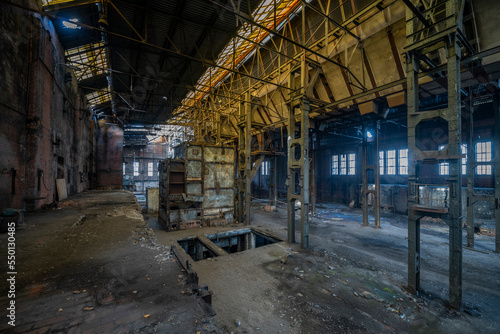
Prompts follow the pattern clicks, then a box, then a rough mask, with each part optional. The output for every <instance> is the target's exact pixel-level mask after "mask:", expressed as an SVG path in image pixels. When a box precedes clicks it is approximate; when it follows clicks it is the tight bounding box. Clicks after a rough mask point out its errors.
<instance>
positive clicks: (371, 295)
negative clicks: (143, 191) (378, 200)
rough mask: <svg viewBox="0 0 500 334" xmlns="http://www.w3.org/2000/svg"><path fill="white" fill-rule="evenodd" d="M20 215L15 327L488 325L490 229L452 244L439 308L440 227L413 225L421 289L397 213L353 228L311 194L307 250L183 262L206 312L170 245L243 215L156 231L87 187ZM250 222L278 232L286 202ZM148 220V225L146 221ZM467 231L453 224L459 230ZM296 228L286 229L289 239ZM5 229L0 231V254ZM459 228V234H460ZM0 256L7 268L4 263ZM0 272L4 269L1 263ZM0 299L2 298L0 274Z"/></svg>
mask: <svg viewBox="0 0 500 334" xmlns="http://www.w3.org/2000/svg"><path fill="white" fill-rule="evenodd" d="M61 206H62V208H60V209H57V210H53V211H51V212H43V213H37V214H33V215H28V216H27V218H26V221H27V224H26V225H25V227H24V228H22V229H20V230H18V232H17V235H16V236H17V252H18V253H17V262H18V268H17V271H18V275H17V288H18V293H17V297H16V305H17V306H18V308H17V318H16V324H17V326H16V328H15V331H12V328H9V327H7V325H6V324H5V319H4V320H2V322H1V323H0V331H3V330H7V329H10V330H11V331H12V332H19V333H23V332H26V333H37V332H38V333H58V332H61V333H68V332H71V333H107V332H109V333H111V332H113V333H116V332H123V333H153V332H158V333H197V332H199V333H220V332H223V333H231V332H233V333H473V332H476V333H498V331H499V329H500V312H499V309H500V289H499V288H500V264H499V260H500V255H499V254H495V253H493V252H492V250H493V248H494V239H493V237H492V236H487V235H478V236H477V239H476V247H477V248H478V249H479V250H481V252H478V251H472V250H467V249H466V250H464V306H465V307H464V310H463V311H462V312H455V311H451V310H449V309H448V308H447V307H446V300H447V294H448V290H447V288H448V283H447V282H448V278H447V270H448V269H447V268H448V263H447V260H448V259H447V254H448V244H447V227H446V225H444V224H443V223H441V222H439V221H434V220H428V221H426V222H425V223H424V224H423V226H422V253H423V255H422V286H423V288H424V293H423V294H422V295H421V296H420V297H414V296H412V295H409V294H408V293H406V291H405V289H404V288H405V286H406V284H407V268H406V267H407V263H406V261H407V240H406V235H407V230H406V217H405V216H399V215H384V216H383V219H382V228H381V229H374V228H371V227H362V226H361V212H360V211H359V210H356V209H350V208H348V207H345V206H342V205H335V204H323V205H320V206H319V209H318V214H317V215H316V216H315V217H311V229H310V233H311V235H310V244H311V249H310V250H307V251H303V250H300V249H299V247H298V245H289V244H287V243H286V242H279V243H275V244H272V245H267V246H263V247H260V248H257V249H253V250H248V251H244V252H240V253H235V254H231V255H228V256H223V257H216V258H212V259H207V260H202V261H197V262H194V263H193V264H192V266H193V269H194V270H195V271H196V272H197V273H198V276H199V278H200V284H207V285H208V287H209V289H210V290H212V291H213V293H214V295H213V307H214V309H215V311H216V312H217V315H215V316H214V317H213V318H210V317H207V316H206V315H205V313H204V311H203V307H202V302H201V301H200V300H199V299H198V298H196V297H194V296H193V295H191V294H190V292H189V289H188V288H187V285H186V283H185V275H184V273H183V272H182V271H181V270H182V269H181V267H180V265H179V264H178V262H176V261H175V259H174V257H173V256H172V254H170V252H169V250H170V248H169V247H170V246H171V245H173V244H175V243H176V240H178V239H181V238H184V237H187V236H195V235H199V234H209V233H214V232H216V231H218V232H222V231H224V230H235V229H238V228H242V227H243V226H238V225H235V226H229V227H218V228H203V229H193V230H185V231H178V232H170V233H167V232H165V231H163V230H161V229H160V228H159V226H158V224H157V223H156V218H155V217H151V218H149V219H148V223H149V226H148V224H146V223H145V221H144V220H143V218H142V216H141V214H140V211H139V208H138V205H137V203H136V202H135V199H134V197H133V195H132V194H131V193H128V192H125V191H118V192H104V191H100V192H88V193H84V194H81V195H78V196H74V197H72V198H70V199H69V200H67V201H65V202H63V203H62V205H61ZM252 226H254V227H257V228H259V229H261V230H263V231H267V232H269V233H271V234H274V235H277V236H279V237H280V238H281V239H285V238H286V232H287V231H286V211H285V210H284V209H278V211H277V212H265V211H263V210H262V209H261V206H260V205H256V206H254V207H253V208H252ZM150 227H151V228H150ZM464 233H465V231H464ZM299 238H300V235H299V233H297V240H299ZM6 239H7V238H6V235H5V234H4V235H1V236H0V242H1V247H0V248H1V251H2V252H3V253H2V254H5V252H6V241H5V240H6ZM464 240H465V239H464ZM2 266H5V265H4V264H3V263H2ZM2 270H4V272H6V270H5V269H4V268H2ZM0 303H1V307H4V305H6V303H7V298H6V287H3V286H2V294H1V296H0Z"/></svg>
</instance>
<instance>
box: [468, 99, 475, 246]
mask: <svg viewBox="0 0 500 334" xmlns="http://www.w3.org/2000/svg"><path fill="white" fill-rule="evenodd" d="M471 98H472V96H471ZM468 121H469V131H468V138H467V139H468V144H467V247H471V248H474V204H475V203H476V201H477V200H476V199H475V198H474V170H475V168H476V167H477V162H476V145H475V140H474V104H472V105H471V107H470V110H469V120H468Z"/></svg>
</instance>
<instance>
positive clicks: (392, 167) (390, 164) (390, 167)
mask: <svg viewBox="0 0 500 334" xmlns="http://www.w3.org/2000/svg"><path fill="white" fill-rule="evenodd" d="M390 153H393V156H391V154H390ZM386 154H387V158H386V161H387V175H396V170H397V161H398V160H397V156H396V150H395V149H394V150H387V151H386Z"/></svg>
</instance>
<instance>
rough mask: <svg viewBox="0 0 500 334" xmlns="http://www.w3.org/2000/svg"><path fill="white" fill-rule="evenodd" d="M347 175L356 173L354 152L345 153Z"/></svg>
mask: <svg viewBox="0 0 500 334" xmlns="http://www.w3.org/2000/svg"><path fill="white" fill-rule="evenodd" d="M347 175H356V153H349V154H347Z"/></svg>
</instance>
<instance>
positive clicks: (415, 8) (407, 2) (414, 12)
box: [403, 0, 431, 28]
mask: <svg viewBox="0 0 500 334" xmlns="http://www.w3.org/2000/svg"><path fill="white" fill-rule="evenodd" d="M403 2H404V3H405V5H406V6H408V8H410V10H411V11H412V12H413V14H415V16H416V17H418V19H419V20H420V21H421V22H422V23H423V24H424V25H425V27H426V28H429V27H430V26H431V24H430V23H429V21H427V19H426V18H425V17H424V15H422V13H421V12H420V11H419V10H418V9H417V7H415V6H414V5H413V3H412V2H411V1H410V0H403Z"/></svg>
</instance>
